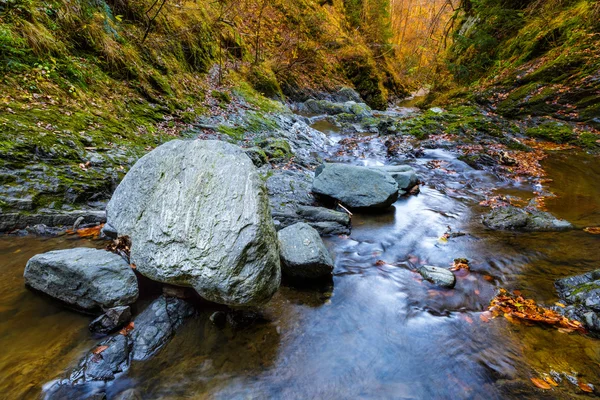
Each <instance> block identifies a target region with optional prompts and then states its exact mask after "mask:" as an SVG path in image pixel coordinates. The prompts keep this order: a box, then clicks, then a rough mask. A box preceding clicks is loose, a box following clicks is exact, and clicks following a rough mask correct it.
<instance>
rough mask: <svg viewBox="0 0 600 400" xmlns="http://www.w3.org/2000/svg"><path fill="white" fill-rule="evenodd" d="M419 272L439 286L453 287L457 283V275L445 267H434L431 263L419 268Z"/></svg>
mask: <svg viewBox="0 0 600 400" xmlns="http://www.w3.org/2000/svg"><path fill="white" fill-rule="evenodd" d="M419 273H420V274H421V276H422V277H423V279H425V280H428V281H429V282H432V283H435V284H436V285H438V286H441V287H445V288H449V289H451V288H453V287H454V285H455V284H456V277H455V276H454V274H453V273H452V271H450V270H447V269H445V268H440V267H434V266H431V265H424V266H422V267H421V268H419Z"/></svg>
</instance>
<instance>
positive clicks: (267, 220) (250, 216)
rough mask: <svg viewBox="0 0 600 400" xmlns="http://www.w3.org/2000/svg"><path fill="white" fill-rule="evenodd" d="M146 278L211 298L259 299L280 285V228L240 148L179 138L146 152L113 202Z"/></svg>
mask: <svg viewBox="0 0 600 400" xmlns="http://www.w3.org/2000/svg"><path fill="white" fill-rule="evenodd" d="M106 210H107V217H108V223H109V224H110V225H111V226H113V227H114V228H115V229H116V230H117V232H118V234H119V235H121V236H123V235H125V236H129V237H130V239H131V243H132V247H131V262H132V263H134V264H135V265H136V266H137V271H138V272H139V273H141V274H142V275H145V276H146V277H148V278H150V279H153V280H156V281H159V282H163V283H171V284H174V285H189V286H192V287H193V288H194V289H195V290H196V291H197V292H198V294H200V295H201V296H202V297H204V298H205V299H207V300H210V301H213V302H216V303H222V304H228V305H258V304H262V303H264V302H266V301H268V300H269V299H270V298H271V296H272V295H273V293H275V291H276V290H277V288H278V287H279V282H280V275H281V271H280V266H279V257H278V249H277V240H276V232H275V229H274V226H273V221H272V219H271V215H270V209H269V202H268V198H267V193H266V190H265V188H264V182H263V180H262V179H261V177H260V175H259V174H258V172H257V170H256V168H255V167H254V165H253V164H252V161H251V160H250V159H249V158H248V156H247V155H246V154H244V152H243V151H242V150H241V149H240V148H239V147H237V146H234V145H231V144H228V143H225V142H220V141H213V140H206V141H202V140H193V141H183V140H173V141H170V142H168V143H166V144H163V145H162V146H160V147H158V148H156V149H155V150H154V151H152V152H151V153H149V154H147V155H145V156H144V157H142V158H141V159H140V160H139V161H138V162H137V163H136V164H135V165H134V166H133V168H132V169H131V170H130V171H129V173H128V174H127V175H126V176H125V178H124V179H123V181H122V182H121V184H120V185H119V187H118V188H117V190H116V191H115V193H114V195H113V197H112V199H111V200H110V202H109V204H108V206H107V208H106Z"/></svg>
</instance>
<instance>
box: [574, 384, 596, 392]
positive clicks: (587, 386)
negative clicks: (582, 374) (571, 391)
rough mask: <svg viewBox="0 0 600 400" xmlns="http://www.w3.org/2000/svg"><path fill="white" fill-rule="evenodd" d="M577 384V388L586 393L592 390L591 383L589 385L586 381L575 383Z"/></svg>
mask: <svg viewBox="0 0 600 400" xmlns="http://www.w3.org/2000/svg"><path fill="white" fill-rule="evenodd" d="M577 386H579V389H581V390H583V391H584V392H588V393H593V392H594V388H593V387H592V385H590V384H588V383H583V382H579V383H578V384H577Z"/></svg>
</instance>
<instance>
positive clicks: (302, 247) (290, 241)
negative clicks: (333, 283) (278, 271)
mask: <svg viewBox="0 0 600 400" xmlns="http://www.w3.org/2000/svg"><path fill="white" fill-rule="evenodd" d="M278 236H279V243H280V248H281V268H282V272H283V274H284V275H286V276H288V277H291V278H300V279H316V278H321V277H324V276H328V275H331V272H332V271H333V260H332V259H331V256H330V255H329V251H327V248H326V247H325V245H324V244H323V241H322V240H321V237H320V236H319V232H317V231H316V230H315V229H314V228H312V227H311V226H309V225H308V224H305V223H302V222H299V223H297V224H294V225H292V226H288V227H287V228H285V229H282V230H280V231H279V233H278Z"/></svg>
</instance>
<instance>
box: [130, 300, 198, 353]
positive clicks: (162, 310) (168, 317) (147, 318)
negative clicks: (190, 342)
mask: <svg viewBox="0 0 600 400" xmlns="http://www.w3.org/2000/svg"><path fill="white" fill-rule="evenodd" d="M193 314H194V308H193V307H192V306H191V304H190V303H188V302H187V301H185V300H182V299H178V298H176V297H165V296H161V297H159V298H158V299H156V300H155V301H154V302H152V304H150V305H149V306H148V307H147V308H146V309H145V310H144V311H143V312H142V313H141V314H140V315H138V316H137V318H136V319H135V327H134V329H133V331H132V332H131V334H130V336H131V339H132V340H133V348H132V352H133V356H132V358H133V359H134V360H147V359H148V358H150V357H152V356H153V355H154V354H156V353H157V352H158V351H159V350H160V349H161V348H162V347H163V346H164V345H165V344H167V343H168V342H169V340H171V338H172V337H173V335H174V334H175V331H176V330H177V328H179V326H181V324H182V323H183V322H184V321H185V320H186V319H187V318H189V317H190V316H192V315H193Z"/></svg>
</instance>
